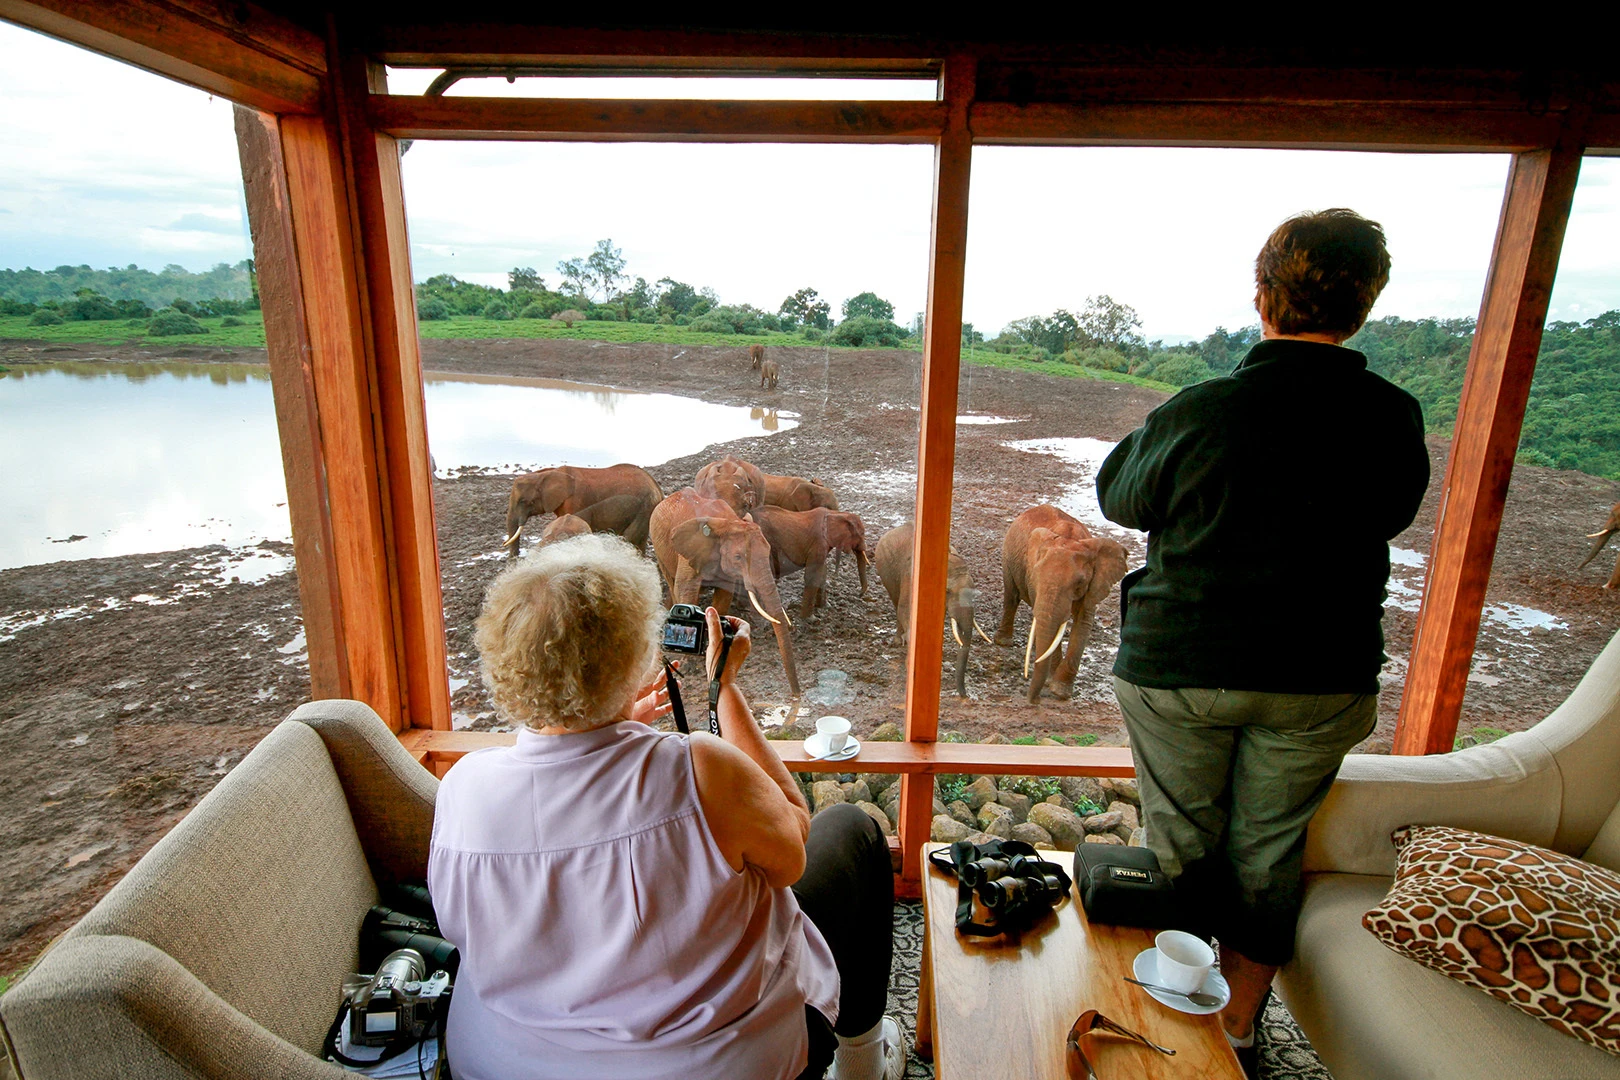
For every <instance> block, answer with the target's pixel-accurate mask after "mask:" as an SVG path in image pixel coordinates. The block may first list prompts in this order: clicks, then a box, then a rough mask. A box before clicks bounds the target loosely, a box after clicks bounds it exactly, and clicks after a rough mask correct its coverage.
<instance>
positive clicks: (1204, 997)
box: [1120, 975, 1222, 1008]
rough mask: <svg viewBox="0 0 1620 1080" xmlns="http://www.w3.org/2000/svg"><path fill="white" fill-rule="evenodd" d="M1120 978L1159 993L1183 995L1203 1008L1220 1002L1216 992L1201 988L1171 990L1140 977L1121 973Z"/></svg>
mask: <svg viewBox="0 0 1620 1080" xmlns="http://www.w3.org/2000/svg"><path fill="white" fill-rule="evenodd" d="M1120 978H1122V979H1124V980H1125V981H1126V982H1128V983H1134V984H1136V985H1137V986H1141V987H1145V988H1147V989H1149V990H1157V991H1158V992H1159V993H1161V994H1174V995H1176V997H1184V998H1186V999H1187V1000H1188V1001H1190V1002H1192V1003H1193V1004H1194V1005H1201V1006H1204V1007H1205V1008H1208V1007H1209V1006H1212V1005H1220V1004H1222V1002H1221V998H1220V996H1219V995H1218V994H1206V993H1204V992H1203V991H1202V990H1194V991H1193V992H1192V993H1190V994H1189V993H1188V992H1186V991H1185V990H1172V989H1170V988H1169V987H1168V986H1156V985H1154V984H1153V983H1145V982H1143V981H1142V980H1141V979H1133V978H1131V977H1130V976H1129V975H1122V976H1120Z"/></svg>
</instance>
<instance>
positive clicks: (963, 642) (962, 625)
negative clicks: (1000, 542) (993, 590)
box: [872, 521, 990, 697]
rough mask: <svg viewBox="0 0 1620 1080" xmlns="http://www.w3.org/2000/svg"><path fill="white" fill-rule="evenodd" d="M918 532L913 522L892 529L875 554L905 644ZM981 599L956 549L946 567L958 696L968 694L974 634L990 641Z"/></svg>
mask: <svg viewBox="0 0 1620 1080" xmlns="http://www.w3.org/2000/svg"><path fill="white" fill-rule="evenodd" d="M915 533H916V526H915V525H914V524H913V523H912V522H909V521H908V522H906V523H905V524H904V525H900V526H898V527H896V528H893V529H890V530H889V531H888V532H886V533H884V534H883V537H882V538H881V539H880V540H878V545H877V552H876V553H875V554H874V555H873V556H872V560H873V563H874V564H875V565H876V567H877V574H878V580H879V581H881V582H883V591H884V592H886V593H888V594H889V601H890V603H892V604H894V621H895V622H896V623H898V624H899V626H900V644H901V645H904V644H905V643H906V639H907V637H909V634H910V630H911V544H912V537H913V536H914V535H915ZM977 599H978V590H977V589H975V588H974V587H973V579H972V578H971V577H969V576H968V568H967V561H966V560H965V559H963V558H962V556H960V555H958V554H957V553H956V549H955V548H952V549H951V557H950V561H949V562H948V563H947V564H946V568H945V616H946V618H948V619H950V621H951V636H952V637H954V638H955V639H956V648H957V653H956V694H957V696H958V697H967V664H968V653H969V652H970V651H971V650H972V648H973V634H974V633H975V632H976V633H977V634H978V635H979V636H980V637H982V638H984V640H986V641H989V640H990V637H989V635H988V634H986V633H985V632H984V631H983V630H980V629H979V622H978V620H977V619H975V618H974V617H973V604H974V601H975V600H977ZM969 627H972V628H973V629H972V631H970V630H969V629H968V628H969Z"/></svg>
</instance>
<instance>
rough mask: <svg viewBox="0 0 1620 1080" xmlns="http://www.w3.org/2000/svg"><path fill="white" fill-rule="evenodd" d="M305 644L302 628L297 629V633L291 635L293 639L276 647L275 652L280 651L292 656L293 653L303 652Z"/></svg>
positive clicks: (284, 654)
mask: <svg viewBox="0 0 1620 1080" xmlns="http://www.w3.org/2000/svg"><path fill="white" fill-rule="evenodd" d="M305 644H306V642H305V639H304V632H303V631H302V630H299V631H298V633H296V634H294V635H293V639H292V640H291V641H289V642H287V644H285V645H282V646H281V647H280V648H278V649H276V652H278V653H280V654H281V655H283V656H292V655H294V654H295V653H301V652H303V651H304V647H305Z"/></svg>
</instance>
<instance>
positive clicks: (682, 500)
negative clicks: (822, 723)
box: [649, 488, 799, 698]
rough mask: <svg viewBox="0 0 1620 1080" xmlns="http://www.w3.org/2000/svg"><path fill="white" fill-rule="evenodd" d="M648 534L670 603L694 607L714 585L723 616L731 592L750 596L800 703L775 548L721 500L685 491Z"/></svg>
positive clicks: (659, 513)
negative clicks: (773, 566)
mask: <svg viewBox="0 0 1620 1080" xmlns="http://www.w3.org/2000/svg"><path fill="white" fill-rule="evenodd" d="M649 533H650V534H651V536H652V544H653V554H654V555H655V556H656V557H657V559H658V568H659V570H660V571H661V572H662V573H663V575H664V580H665V581H666V582H667V583H668V584H669V595H670V602H671V603H680V604H695V603H697V602H698V596H699V593H700V592H701V591H702V589H703V587H704V586H713V587H714V599H713V603H714V606H715V608H716V609H717V610H718V611H720V612H721V614H724V613H725V612H727V611H728V610H730V607H731V594H732V593H733V592H735V591H737V590H738V589H741V590H743V591H745V592H747V594H748V599H749V602H750V603H751V604H752V605H753V607H754V610H755V611H757V612H759V613H760V614H761V615H763V616H764V617H765V619H766V620H767V621H768V622H770V624H771V629H773V630H774V631H775V632H776V644H777V647H778V648H779V649H780V650H781V653H782V670H783V671H784V672H785V673H786V675H787V680H788V687H789V689H790V690H791V691H792V693H793V696H794V697H795V698H797V697H798V696H799V669H798V666H797V664H796V663H795V661H794V655H793V640H792V638H791V637H789V634H788V632H789V631H790V630H791V629H792V627H793V622H792V620H791V619H789V618H788V614H787V611H786V610H784V609H783V606H782V597H781V594H780V593H778V592H777V589H776V575H775V574H774V573H772V571H771V546H770V543H769V542H768V541H766V539H765V534H764V533H762V532H761V531H760V528H759V526H758V525H756V524H754V523H753V522H752V521H744V520H743V519H742V518H739V517H738V516H737V515H735V514H733V513H732V512H731V508H730V507H729V506H727V505H726V504H725V503H724V502H722V501H721V500H719V499H710V498H705V497H704V496H702V495H700V494H698V493H697V491H695V490H693V489H692V488H682V489H681V490H680V491H677V492H675V493H673V494H672V495H670V496H669V497H668V498H667V499H665V500H664V501H663V502H661V503H659V504H658V508H657V509H656V510H654V511H653V514H652V520H651V522H650V524H649Z"/></svg>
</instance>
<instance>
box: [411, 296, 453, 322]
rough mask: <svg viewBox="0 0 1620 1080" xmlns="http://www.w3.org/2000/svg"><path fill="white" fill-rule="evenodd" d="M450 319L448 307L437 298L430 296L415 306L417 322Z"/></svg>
mask: <svg viewBox="0 0 1620 1080" xmlns="http://www.w3.org/2000/svg"><path fill="white" fill-rule="evenodd" d="M449 317H450V305H449V304H447V303H445V302H444V301H443V300H441V299H439V298H438V297H437V296H430V297H428V298H427V299H426V300H424V301H422V302H421V303H420V304H418V305H417V306H416V319H417V321H418V322H438V321H439V320H441V319H448V318H449Z"/></svg>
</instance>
